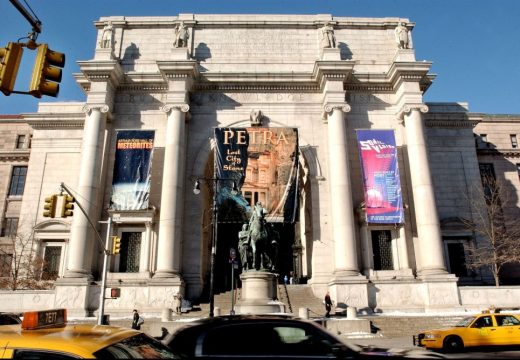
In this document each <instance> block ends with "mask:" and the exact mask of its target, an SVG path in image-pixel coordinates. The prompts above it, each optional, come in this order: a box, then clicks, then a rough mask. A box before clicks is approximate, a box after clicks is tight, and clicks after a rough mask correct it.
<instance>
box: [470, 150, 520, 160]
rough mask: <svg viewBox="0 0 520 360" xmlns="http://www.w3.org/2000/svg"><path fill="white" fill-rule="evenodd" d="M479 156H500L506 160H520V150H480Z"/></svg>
mask: <svg viewBox="0 0 520 360" xmlns="http://www.w3.org/2000/svg"><path fill="white" fill-rule="evenodd" d="M477 155H489V156H500V157H505V158H520V149H479V148H477Z"/></svg>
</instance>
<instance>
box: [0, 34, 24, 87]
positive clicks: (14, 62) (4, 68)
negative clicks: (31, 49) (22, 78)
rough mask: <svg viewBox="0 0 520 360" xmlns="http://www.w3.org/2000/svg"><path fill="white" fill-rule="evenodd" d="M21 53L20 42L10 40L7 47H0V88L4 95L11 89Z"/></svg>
mask: <svg viewBox="0 0 520 360" xmlns="http://www.w3.org/2000/svg"><path fill="white" fill-rule="evenodd" d="M22 54H23V48H22V44H18V43H12V42H10V43H9V44H7V47H5V48H0V90H1V91H2V92H3V93H4V95H6V96H9V95H11V92H12V91H13V88H14V83H15V81H16V75H17V74H18V68H19V67H20V61H21V60H22Z"/></svg>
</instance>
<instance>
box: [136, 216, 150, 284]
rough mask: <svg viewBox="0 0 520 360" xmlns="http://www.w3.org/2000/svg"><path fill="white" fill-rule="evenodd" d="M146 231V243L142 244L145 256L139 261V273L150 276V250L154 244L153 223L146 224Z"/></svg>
mask: <svg viewBox="0 0 520 360" xmlns="http://www.w3.org/2000/svg"><path fill="white" fill-rule="evenodd" d="M145 226H146V231H145V233H144V241H143V242H142V243H141V246H142V247H143V251H142V252H141V254H142V255H143V256H142V258H141V259H140V261H139V272H143V273H147V274H150V248H151V244H152V223H151V222H149V221H148V222H146V223H145Z"/></svg>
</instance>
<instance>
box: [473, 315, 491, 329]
mask: <svg viewBox="0 0 520 360" xmlns="http://www.w3.org/2000/svg"><path fill="white" fill-rule="evenodd" d="M491 326H493V321H492V320H491V316H483V317H481V318H480V319H477V320H475V322H474V323H473V325H471V327H472V328H482V327H491Z"/></svg>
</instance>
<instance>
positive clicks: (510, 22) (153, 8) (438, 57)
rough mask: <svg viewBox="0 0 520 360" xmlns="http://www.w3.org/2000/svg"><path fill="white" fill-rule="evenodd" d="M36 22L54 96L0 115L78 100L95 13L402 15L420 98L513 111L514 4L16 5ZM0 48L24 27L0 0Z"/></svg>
mask: <svg viewBox="0 0 520 360" xmlns="http://www.w3.org/2000/svg"><path fill="white" fill-rule="evenodd" d="M19 1H20V2H21V3H22V4H24V5H25V2H26V3H27V4H28V5H29V6H30V7H31V9H32V10H33V11H34V12H35V13H36V15H37V16H38V18H39V19H40V21H41V22H42V23H43V26H42V33H41V34H40V35H39V37H38V43H47V44H49V47H50V48H51V49H53V50H56V51H59V52H63V53H65V54H66V57H67V59H66V65H65V68H64V73H63V80H62V82H61V85H60V86H61V89H60V94H59V96H58V98H56V99H54V98H51V97H44V98H42V99H36V98H34V97H32V96H30V95H19V94H12V95H10V96H4V95H3V94H2V93H0V114H17V113H28V112H35V111H36V110H37V103H38V102H39V101H45V102H47V101H84V100H85V95H84V94H83V93H82V91H81V90H80V88H79V86H78V85H77V84H76V83H75V81H74V78H73V76H72V74H73V73H77V72H79V68H78V66H77V65H76V62H77V61H79V60H90V59H91V58H92V57H93V54H94V48H95V41H96V30H95V28H94V26H93V22H94V21H96V20H97V19H99V18H100V17H102V16H112V15H114V16H154V15H155V16H175V15H177V14H179V13H195V14H210V13H217V14H218V13H226V14H232V13H237V14H239V13H240V14H332V15H333V16H352V17H403V18H408V19H410V21H412V22H415V23H416V25H415V29H414V31H413V42H414V47H415V51H416V58H417V60H427V61H432V62H433V65H432V69H431V72H432V73H434V74H437V78H436V80H435V81H434V83H433V85H432V86H431V87H430V89H429V90H428V92H427V93H426V95H425V100H426V101H429V102H431V101H438V102H455V101H465V102H468V103H469V108H470V111H472V112H484V113H490V114H520V95H519V91H520V90H519V89H518V84H519V83H520V1H519V0H494V1H492V0H488V1H484V0H431V1H430V0H322V1H318V0H258V1H253V0H184V1H179V0H19ZM0 14H2V30H1V31H0V46H2V47H3V46H6V45H7V43H8V42H10V41H17V40H18V39H19V38H21V37H24V36H26V35H27V33H29V32H30V30H31V27H30V25H29V23H28V22H27V21H26V20H25V18H24V17H22V15H21V14H20V13H19V12H18V11H17V10H16V9H15V8H14V6H13V5H12V4H11V3H10V2H9V1H8V0H0ZM33 54H34V51H25V53H24V60H23V61H22V65H21V69H20V71H19V75H18V79H17V82H16V86H15V90H21V91H24V90H27V88H28V83H29V77H30V73H31V70H32V69H31V68H32V60H33V59H31V56H34V55H33Z"/></svg>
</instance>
